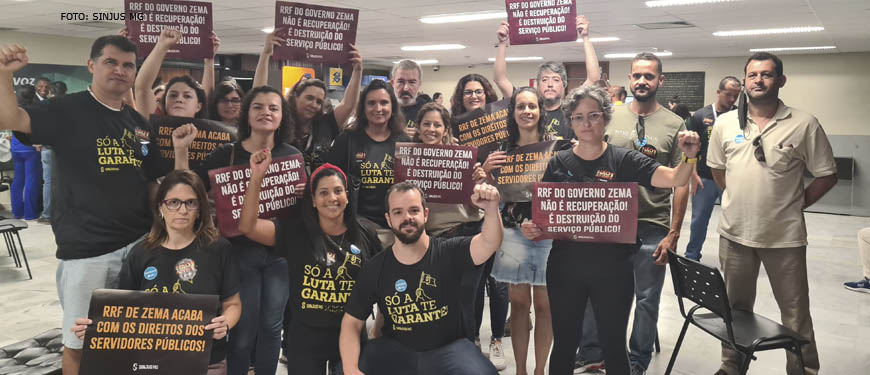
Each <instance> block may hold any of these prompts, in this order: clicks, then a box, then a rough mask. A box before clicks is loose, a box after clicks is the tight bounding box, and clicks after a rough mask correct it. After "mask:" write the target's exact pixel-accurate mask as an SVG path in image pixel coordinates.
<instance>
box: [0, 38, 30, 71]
mask: <svg viewBox="0 0 870 375" xmlns="http://www.w3.org/2000/svg"><path fill="white" fill-rule="evenodd" d="M27 61H28V60H27V49H25V48H24V47H23V46H21V45H20V44H10V45H5V46H0V72H3V73H14V72H17V71H19V70H21V68H23V67H25V66H27Z"/></svg>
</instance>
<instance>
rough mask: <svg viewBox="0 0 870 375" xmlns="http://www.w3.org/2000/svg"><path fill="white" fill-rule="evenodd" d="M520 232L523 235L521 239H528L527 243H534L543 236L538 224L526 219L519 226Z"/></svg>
mask: <svg viewBox="0 0 870 375" xmlns="http://www.w3.org/2000/svg"><path fill="white" fill-rule="evenodd" d="M520 232H521V233H522V234H523V237H525V238H527V239H529V241H534V240H535V238H538V237H540V236H541V235H542V234H544V231H542V230H541V228H540V227H538V224H535V223H533V222H531V221H529V219H526V220H525V221H523V223H522V224H521V225H520Z"/></svg>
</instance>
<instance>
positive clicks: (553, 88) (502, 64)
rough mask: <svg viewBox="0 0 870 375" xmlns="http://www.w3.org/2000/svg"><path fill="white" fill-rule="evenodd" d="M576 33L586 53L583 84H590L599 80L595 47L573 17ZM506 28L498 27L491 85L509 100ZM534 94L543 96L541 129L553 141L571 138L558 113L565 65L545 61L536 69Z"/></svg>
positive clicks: (582, 18) (585, 24)
mask: <svg viewBox="0 0 870 375" xmlns="http://www.w3.org/2000/svg"><path fill="white" fill-rule="evenodd" d="M576 22H577V33H578V34H579V35H580V38H582V39H583V51H584V52H585V54H586V81H584V82H583V85H593V84H595V83H596V82H598V80H599V79H601V67H599V66H598V56H597V55H596V54H595V47H593V46H592V42H590V41H589V21H588V20H586V16H577V20H576ZM509 35H510V28H509V26H508V23H507V21H502V23H501V25H499V28H498V31H497V36H498V45H497V47H498V51H497V52H496V54H495V65H494V66H493V74H494V75H495V77H494V78H495V84H496V85H497V86H498V88H499V90H500V91H501V94H502V96H504V97H505V98H510V97H511V96H513V93H514V89H515V88H514V85H513V84H512V83H511V81H510V80H508V78H507V47H508V42H509ZM535 85H536V86H535V87H537V89H538V92H539V93H540V94H541V96H543V97H544V109H545V111H544V113H543V115H544V128H545V129H546V131H547V133H550V134H551V135H553V136H555V137H556V138H557V139H572V138H574V137H575V136H574V130H572V129H571V123H570V122H568V120H567V118H566V117H565V113H564V112H562V98H563V97H564V96H565V90H566V89H567V87H568V73H567V72H566V70H565V65H562V63H560V62H555V61H547V62H545V63H543V64H541V65H540V66H538V78H537V81H536V84H535Z"/></svg>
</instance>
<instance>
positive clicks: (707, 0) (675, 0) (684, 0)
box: [645, 0, 737, 8]
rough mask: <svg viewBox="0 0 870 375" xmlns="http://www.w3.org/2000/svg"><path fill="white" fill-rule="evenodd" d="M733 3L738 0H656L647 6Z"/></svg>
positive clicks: (649, 2)
mask: <svg viewBox="0 0 870 375" xmlns="http://www.w3.org/2000/svg"><path fill="white" fill-rule="evenodd" d="M732 1H737V0H656V1H647V2H646V3H645V4H646V6H647V8H658V7H671V6H680V5H699V4H712V3H730V2H732Z"/></svg>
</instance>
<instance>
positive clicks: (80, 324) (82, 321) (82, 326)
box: [69, 318, 94, 340]
mask: <svg viewBox="0 0 870 375" xmlns="http://www.w3.org/2000/svg"><path fill="white" fill-rule="evenodd" d="M91 324H94V321H93V320H90V319H88V318H78V319H76V324H75V325H73V326H72V328H70V329H69V330H70V331H72V333H75V335H76V337H78V338H79V340H84V339H85V331H86V330H87V329H88V326H89V325H91Z"/></svg>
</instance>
